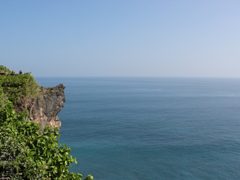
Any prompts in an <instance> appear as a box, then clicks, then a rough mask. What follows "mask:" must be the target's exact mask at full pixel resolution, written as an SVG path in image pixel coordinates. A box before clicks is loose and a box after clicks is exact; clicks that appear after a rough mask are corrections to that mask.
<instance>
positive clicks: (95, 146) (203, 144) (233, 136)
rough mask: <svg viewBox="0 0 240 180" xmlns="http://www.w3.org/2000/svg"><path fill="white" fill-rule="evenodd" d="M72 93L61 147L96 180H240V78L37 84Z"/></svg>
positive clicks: (74, 168) (51, 81) (65, 112)
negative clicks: (61, 87) (60, 86)
mask: <svg viewBox="0 0 240 180" xmlns="http://www.w3.org/2000/svg"><path fill="white" fill-rule="evenodd" d="M36 79H37V81H38V82H39V84H40V85H43V86H45V87H48V86H56V85H58V84H60V83H63V84H64V85H65V86H66V89H65V94H66V103H65V107H64V108H63V109H62V111H61V112H60V113H59V117H60V121H61V122H62V127H61V130H60V134H61V136H60V143H62V144H67V145H68V147H70V148H71V149H72V153H71V154H72V155H73V156H74V157H77V161H78V164H77V165H74V164H73V166H72V167H71V169H70V170H71V171H74V172H80V173H81V174H83V176H84V177H86V176H87V175H88V174H92V175H93V176H94V180H123V179H128V180H140V179H144V180H200V179H201V180H214V179H216V180H238V179H240V79H231V78H225V79H224V78H140V77H139V78H90V77H89V78H36Z"/></svg>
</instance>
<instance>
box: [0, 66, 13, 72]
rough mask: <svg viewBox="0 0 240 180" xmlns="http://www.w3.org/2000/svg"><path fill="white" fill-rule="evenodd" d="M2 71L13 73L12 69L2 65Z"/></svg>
mask: <svg viewBox="0 0 240 180" xmlns="http://www.w3.org/2000/svg"><path fill="white" fill-rule="evenodd" d="M0 71H1V72H7V73H8V74H11V70H10V69H8V68H7V67H5V66H3V65H0Z"/></svg>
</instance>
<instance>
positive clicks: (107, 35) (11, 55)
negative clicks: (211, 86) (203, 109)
mask: <svg viewBox="0 0 240 180" xmlns="http://www.w3.org/2000/svg"><path fill="white" fill-rule="evenodd" d="M239 9H240V1H238V0H199V1H194V0H101V1H100V0H91V1H89V0H51V1H47V0H34V1H32V0H28V1H27V0H21V1H19V0H11V1H9V0H0V65H4V66H7V67H8V68H9V69H11V70H15V71H19V70H20V69H21V70H23V72H32V75H33V76H36V77H240V70H239V68H240V10H239Z"/></svg>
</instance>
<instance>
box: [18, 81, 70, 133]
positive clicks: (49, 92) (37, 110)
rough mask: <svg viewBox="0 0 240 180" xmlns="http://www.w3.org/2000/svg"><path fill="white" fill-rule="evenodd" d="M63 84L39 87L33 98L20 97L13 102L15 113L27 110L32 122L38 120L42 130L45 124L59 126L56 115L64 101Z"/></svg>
mask: <svg viewBox="0 0 240 180" xmlns="http://www.w3.org/2000/svg"><path fill="white" fill-rule="evenodd" d="M64 89H65V86H64V85H63V84H59V85H57V86H55V87H52V88H44V87H41V92H40V95H39V97H34V98H29V97H26V98H20V100H19V101H18V102H16V103H15V104H14V109H15V112H16V113H19V112H23V111H25V110H28V113H29V117H28V118H29V119H30V120H31V121H32V122H38V123H39V125H40V127H41V129H40V131H43V129H44V127H45V126H46V125H50V126H52V127H58V128H60V127H61V121H59V117H58V116H57V115H58V113H59V112H60V111H61V109H62V108H63V107H64V103H65V94H64Z"/></svg>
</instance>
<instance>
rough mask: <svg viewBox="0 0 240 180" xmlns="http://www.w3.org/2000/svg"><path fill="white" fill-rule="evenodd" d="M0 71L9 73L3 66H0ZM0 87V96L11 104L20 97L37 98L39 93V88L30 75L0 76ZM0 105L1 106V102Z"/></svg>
mask: <svg viewBox="0 0 240 180" xmlns="http://www.w3.org/2000/svg"><path fill="white" fill-rule="evenodd" d="M0 70H1V71H4V72H9V71H10V70H9V69H7V68H6V67H4V66H0ZM10 72H11V71H10ZM0 87H1V88H0V96H1V95H3V94H4V96H5V97H8V100H10V101H12V102H13V103H16V102H17V101H18V100H19V99H20V98H21V97H30V98H31V97H37V96H38V95H39V93H40V86H39V85H38V83H37V82H36V81H35V79H34V77H33V76H31V74H30V73H25V74H22V75H0ZM0 104H3V102H1V103H0Z"/></svg>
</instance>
